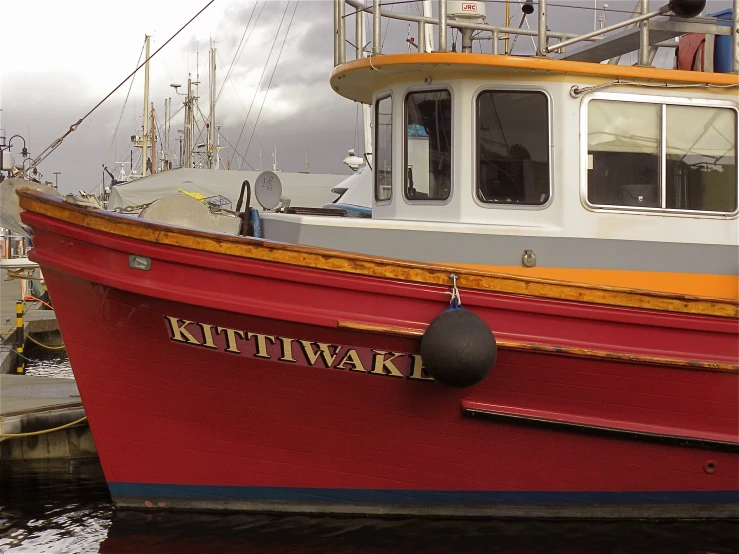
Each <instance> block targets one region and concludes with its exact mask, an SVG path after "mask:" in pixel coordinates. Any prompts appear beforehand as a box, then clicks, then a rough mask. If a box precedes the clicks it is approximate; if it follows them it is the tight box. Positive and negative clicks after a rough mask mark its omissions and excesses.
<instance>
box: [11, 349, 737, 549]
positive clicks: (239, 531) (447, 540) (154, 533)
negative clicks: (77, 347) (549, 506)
mask: <svg viewBox="0 0 739 554" xmlns="http://www.w3.org/2000/svg"><path fill="white" fill-rule="evenodd" d="M29 373H32V374H36V375H39V374H43V375H51V376H56V377H68V376H70V375H69V373H70V369H69V363H68V361H67V360H66V359H65V358H62V359H46V360H43V361H42V362H39V363H33V364H30V366H29ZM82 552H84V553H87V552H104V553H126V554H129V553H136V554H146V553H150V552H151V553H154V552H156V553H158V554H163V553H170V552H171V553H177V554H180V553H183V554H188V553H207V554H216V553H221V552H223V553H234V552H249V553H291V554H292V553H296V554H297V553H306V554H307V553H331V552H342V553H344V552H345V553H353V554H354V553H356V554H364V553H373V554H374V553H393V554H394V553H416V552H417V553H429V554H431V553H433V554H439V553H471V554H476V553H493V554H590V553H593V554H600V553H603V554H605V553H608V554H637V553H644V554H647V553H649V554H652V553H665V554H673V553H676V554H679V553H685V554H733V553H737V552H739V526H737V524H736V523H735V522H700V521H696V522H552V521H505V520H493V521H455V520H432V519H420V518H404V519H380V518H369V517H352V518H340V517H325V516H320V517H309V516H275V515H227V514H195V513H182V512H180V513H169V512H158V513H146V512H134V511H123V512H117V511H115V510H114V509H113V506H112V504H111V501H110V496H109V494H108V489H107V487H106V485H105V481H104V479H103V473H102V469H101V468H100V465H99V463H98V462H97V460H84V461H82V460H72V461H55V462H33V463H31V462H25V463H12V464H8V463H6V464H0V553H2V554H10V553H34V554H36V553H82Z"/></svg>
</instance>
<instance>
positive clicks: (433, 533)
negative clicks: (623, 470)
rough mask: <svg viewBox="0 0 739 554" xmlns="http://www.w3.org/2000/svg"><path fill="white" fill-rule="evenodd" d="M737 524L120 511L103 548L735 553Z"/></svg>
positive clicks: (498, 553)
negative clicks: (386, 518)
mask: <svg viewBox="0 0 739 554" xmlns="http://www.w3.org/2000/svg"><path fill="white" fill-rule="evenodd" d="M737 538H738V537H737V530H736V525H735V524H733V523H728V522H724V523H718V524H717V523H712V524H696V523H686V522H683V523H641V522H611V523H605V522H603V523H587V522H552V521H549V522H543V521H503V520H496V521H485V522H480V521H450V520H429V519H397V520H392V519H390V520H383V519H377V518H356V517H355V518H336V517H307V516H291V517H286V516H268V515H258V516H240V515H190V516H182V515H181V514H158V515H150V516H147V515H145V514H143V513H135V512H126V513H121V514H116V515H115V517H114V518H113V525H112V526H111V528H110V530H109V532H108V538H106V539H105V541H103V544H102V545H101V548H100V550H101V552H105V553H122V552H131V548H133V549H134V550H135V551H136V552H140V553H154V552H157V553H161V552H178V553H186V554H189V553H193V554H194V553H196V552H205V551H207V552H208V553H209V554H216V553H227V552H250V553H252V552H253V553H267V552H270V553H295V554H303V553H305V554H308V553H320V552H351V553H363V554H364V553H368V554H369V553H398V552H403V553H405V552H414V553H424V554H426V553H428V554H431V553H434V554H436V553H456V552H460V553H463V552H464V553H496V554H545V553H547V554H550V553H556V554H586V553H594V554H595V553H656V552H659V553H665V554H667V553H671V554H672V553H681V552H684V553H692V554H699V553H709V552H710V553H724V552H725V553H734V552H736V551H737Z"/></svg>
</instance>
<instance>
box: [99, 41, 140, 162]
mask: <svg viewBox="0 0 739 554" xmlns="http://www.w3.org/2000/svg"><path fill="white" fill-rule="evenodd" d="M145 47H146V40H144V44H143V45H141V52H139V59H138V60H136V66H137V67H138V65H139V64H140V63H141V56H143V55H144V48H145ZM135 80H136V77H135V76H134V78H133V79H131V84H130V85H129V87H128V92H127V93H126V99H125V100H124V101H123V107H122V108H121V115H120V116H118V123H116V124H115V131H113V138H112V139H110V146H108V153H107V154H106V155H105V157H106V159H107V158H108V156H110V151H111V150H112V149H113V145H114V144H115V141H116V138H117V136H118V127H119V126H120V124H121V120H122V119H123V114H124V113H125V111H126V105H127V104H128V97H129V96H130V95H131V89H132V88H133V83H134V81H135ZM116 154H118V152H116ZM114 161H115V160H114Z"/></svg>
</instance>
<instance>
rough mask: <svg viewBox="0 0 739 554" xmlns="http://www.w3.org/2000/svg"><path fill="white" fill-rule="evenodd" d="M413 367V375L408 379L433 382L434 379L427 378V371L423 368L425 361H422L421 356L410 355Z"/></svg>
mask: <svg viewBox="0 0 739 554" xmlns="http://www.w3.org/2000/svg"><path fill="white" fill-rule="evenodd" d="M410 357H411V360H412V362H411V363H412V365H411V374H410V375H409V376H408V379H418V380H419V381H433V380H434V378H433V377H427V376H426V370H425V369H424V367H423V360H421V355H420V354H410Z"/></svg>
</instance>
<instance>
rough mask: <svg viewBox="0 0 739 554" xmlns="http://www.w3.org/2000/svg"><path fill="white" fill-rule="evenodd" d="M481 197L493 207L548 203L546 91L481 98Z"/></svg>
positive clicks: (487, 93)
mask: <svg viewBox="0 0 739 554" xmlns="http://www.w3.org/2000/svg"><path fill="white" fill-rule="evenodd" d="M476 129H477V134H476V136H477V144H476V147H477V157H476V160H477V171H476V175H477V185H476V189H477V198H478V199H479V200H480V201H481V202H485V203H491V204H520V205H541V204H545V203H546V202H547V201H548V200H549V196H550V183H549V102H548V100H547V97H546V95H545V94H544V93H542V92H528V91H526V92H520V91H492V90H491V91H484V92H481V93H480V94H479V95H478V97H477V121H476Z"/></svg>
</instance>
